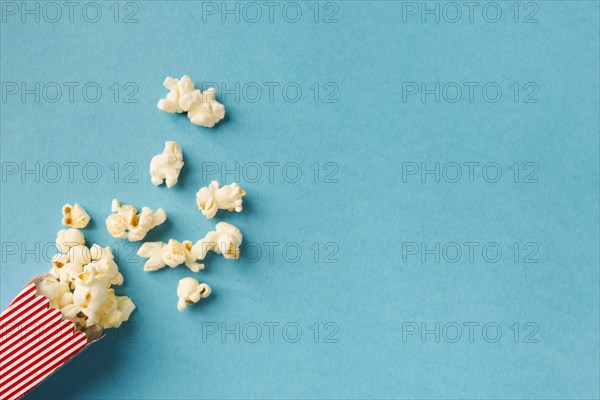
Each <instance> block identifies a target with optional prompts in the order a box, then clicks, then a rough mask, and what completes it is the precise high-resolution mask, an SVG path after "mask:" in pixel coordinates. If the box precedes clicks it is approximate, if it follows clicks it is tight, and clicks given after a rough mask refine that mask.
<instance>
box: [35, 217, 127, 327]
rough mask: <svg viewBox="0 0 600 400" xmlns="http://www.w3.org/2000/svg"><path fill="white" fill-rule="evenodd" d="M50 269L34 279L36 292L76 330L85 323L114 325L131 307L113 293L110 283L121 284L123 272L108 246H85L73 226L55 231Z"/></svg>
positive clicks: (125, 299) (118, 323) (105, 325)
mask: <svg viewBox="0 0 600 400" xmlns="http://www.w3.org/2000/svg"><path fill="white" fill-rule="evenodd" d="M56 248H57V249H58V250H59V252H60V253H58V254H56V255H55V256H54V257H53V258H52V269H51V270H50V272H49V273H48V274H47V275H46V276H44V278H43V279H41V280H40V281H39V282H37V284H36V286H37V294H39V295H43V296H45V297H46V298H48V300H49V301H50V306H51V307H54V308H56V309H59V310H60V311H61V312H62V313H63V316H64V317H65V318H66V319H68V320H70V321H73V322H74V323H75V325H76V328H77V329H78V330H81V329H83V328H85V327H87V326H89V325H93V324H96V325H99V326H101V327H102V328H118V327H119V326H120V325H121V324H122V323H123V322H124V321H127V320H128V319H129V316H130V315H131V313H132V312H133V310H135V305H134V304H133V302H132V301H131V299H130V298H129V297H127V296H116V295H115V292H114V290H113V289H112V288H111V285H121V284H122V283H123V275H121V273H120V272H119V267H118V266H117V264H116V263H115V261H114V257H113V254H112V250H111V248H110V247H104V248H103V247H101V246H99V245H97V244H94V245H93V246H92V247H91V248H88V247H87V246H85V239H84V237H83V234H82V233H81V232H80V231H78V230H76V229H63V230H61V231H60V232H58V235H57V239H56Z"/></svg>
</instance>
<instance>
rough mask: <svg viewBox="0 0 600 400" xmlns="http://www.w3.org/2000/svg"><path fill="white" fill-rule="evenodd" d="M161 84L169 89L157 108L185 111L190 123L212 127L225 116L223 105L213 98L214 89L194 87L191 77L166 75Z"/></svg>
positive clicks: (173, 111) (171, 111)
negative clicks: (203, 89)
mask: <svg viewBox="0 0 600 400" xmlns="http://www.w3.org/2000/svg"><path fill="white" fill-rule="evenodd" d="M163 86H164V87H165V88H167V89H169V93H168V94H167V97H166V98H164V99H160V101H159V102H158V105H157V106H158V108H159V109H160V110H162V111H166V112H170V113H182V112H184V111H186V112H187V113H188V118H189V120H190V122H191V123H192V124H195V125H200V126H205V127H207V128H212V127H213V126H215V124H216V123H217V122H219V121H220V120H222V119H223V118H224V117H225V107H224V106H223V104H221V103H219V102H218V101H217V100H216V99H215V89H214V88H208V89H206V90H205V91H204V92H202V91H201V90H199V89H196V88H195V86H194V82H193V81H192V79H191V78H190V77H189V76H187V75H184V76H182V77H181V79H175V78H173V77H170V76H168V77H167V78H166V79H165V81H164V82H163Z"/></svg>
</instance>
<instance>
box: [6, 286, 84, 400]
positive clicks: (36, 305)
mask: <svg viewBox="0 0 600 400" xmlns="http://www.w3.org/2000/svg"><path fill="white" fill-rule="evenodd" d="M36 291H37V288H36V285H35V284H34V283H29V284H28V285H27V286H26V287H25V288H23V290H22V291H21V292H20V293H19V294H18V295H17V296H16V297H15V298H14V300H13V301H12V302H10V304H9V305H8V307H7V308H6V309H5V310H4V311H3V312H2V314H0V382H1V384H0V398H2V399H3V400H9V399H18V398H20V397H22V396H24V395H25V394H27V392H29V390H31V389H32V388H33V387H34V386H35V385H37V384H38V383H39V382H40V381H42V380H43V379H45V378H46V377H47V376H48V375H50V374H51V373H52V372H54V371H55V370H56V369H57V368H59V367H60V366H62V365H63V364H64V363H65V362H66V361H67V360H69V359H70V358H71V357H73V356H74V355H76V354H77V353H78V352H79V351H81V350H82V349H83V348H84V347H85V346H86V345H87V337H86V335H85V334H84V333H83V332H75V324H73V322H71V321H68V320H62V319H63V315H62V313H61V312H60V311H58V310H56V309H54V308H52V307H50V306H49V301H48V299H47V298H46V297H44V296H41V295H40V296H37V295H36Z"/></svg>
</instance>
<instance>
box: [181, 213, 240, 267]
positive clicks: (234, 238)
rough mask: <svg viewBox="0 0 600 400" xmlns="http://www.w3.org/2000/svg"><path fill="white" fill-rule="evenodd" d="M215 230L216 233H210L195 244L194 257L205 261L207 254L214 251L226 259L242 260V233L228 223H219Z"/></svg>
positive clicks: (192, 252)
mask: <svg viewBox="0 0 600 400" xmlns="http://www.w3.org/2000/svg"><path fill="white" fill-rule="evenodd" d="M215 228H216V231H211V232H208V233H207V234H206V236H205V237H204V238H203V239H200V240H198V241H197V242H196V243H195V244H194V246H193V247H192V250H191V254H192V256H193V257H195V258H196V259H198V260H204V258H205V257H206V254H207V253H208V252H209V251H210V250H212V251H214V252H215V253H217V254H223V256H224V257H225V258H226V259H233V260H235V259H238V258H240V246H241V244H242V232H241V231H240V230H239V229H238V228H236V227H235V226H234V225H232V224H229V223H227V222H219V223H218V224H217V226H216V227H215Z"/></svg>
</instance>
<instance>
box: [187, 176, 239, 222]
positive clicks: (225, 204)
mask: <svg viewBox="0 0 600 400" xmlns="http://www.w3.org/2000/svg"><path fill="white" fill-rule="evenodd" d="M245 195H246V192H245V191H244V190H243V189H242V188H241V187H240V186H239V185H238V184H237V183H235V182H234V183H232V184H229V185H225V186H223V187H221V188H219V182H217V181H212V182H211V183H210V185H208V187H203V188H200V190H199V191H198V193H196V204H197V205H198V209H199V210H200V211H201V212H202V214H204V216H205V217H206V218H208V219H211V218H213V217H214V216H215V215H216V214H217V211H218V210H219V209H223V210H228V211H236V212H241V211H242V210H243V207H242V202H243V199H242V197H244V196H245Z"/></svg>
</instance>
